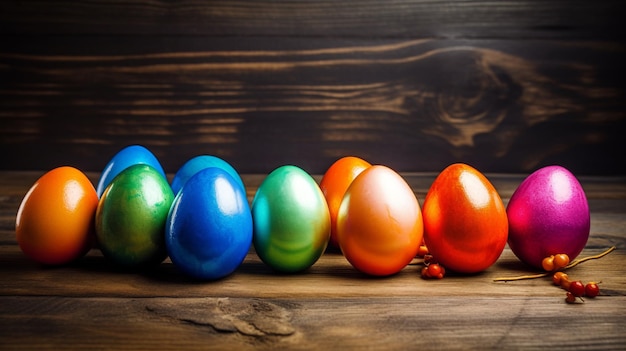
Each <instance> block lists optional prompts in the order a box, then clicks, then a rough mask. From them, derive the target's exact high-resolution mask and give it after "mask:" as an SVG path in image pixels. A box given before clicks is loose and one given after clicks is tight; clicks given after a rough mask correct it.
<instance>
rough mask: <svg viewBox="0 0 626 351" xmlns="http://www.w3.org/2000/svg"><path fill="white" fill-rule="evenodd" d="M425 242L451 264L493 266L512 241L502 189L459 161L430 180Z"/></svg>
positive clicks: (462, 268)
mask: <svg viewBox="0 0 626 351" xmlns="http://www.w3.org/2000/svg"><path fill="white" fill-rule="evenodd" d="M423 215H424V242H425V243H426V246H427V247H428V250H429V251H430V253H431V254H432V255H433V257H434V258H435V260H437V261H439V263H441V264H442V265H443V266H444V267H445V268H446V269H450V270H453V271H456V272H460V273H477V272H480V271H483V270H485V269H487V268H488V267H490V266H491V265H492V264H493V263H495V262H496V260H497V259H498V258H499V257H500V255H501V254H502V251H503V250H504V247H505V246H506V242H507V235H508V220H507V216H506V209H505V207H504V204H503V203H502V199H501V198H500V195H499V194H498V192H497V191H496V189H495V188H494V187H493V185H492V184H491V183H490V182H489V180H488V179H487V178H486V177H485V176H484V175H483V174H482V173H480V172H479V171H478V170H476V169H475V168H473V167H471V166H469V165H466V164H462V163H456V164H452V165H450V166H448V167H447V168H446V169H444V170H443V171H442V172H441V173H440V174H439V175H438V176H437V178H436V179H435V181H434V182H433V184H432V185H431V187H430V189H429V190H428V193H427V194H426V199H425V200H424V206H423Z"/></svg>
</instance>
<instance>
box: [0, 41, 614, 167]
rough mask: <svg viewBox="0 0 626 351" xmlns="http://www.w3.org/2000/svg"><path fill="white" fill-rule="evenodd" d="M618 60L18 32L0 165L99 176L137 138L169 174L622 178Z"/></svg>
mask: <svg viewBox="0 0 626 351" xmlns="http://www.w3.org/2000/svg"><path fill="white" fill-rule="evenodd" d="M625 59H626V49H625V47H624V46H622V45H619V44H616V43H615V42H595V41H594V42H569V41H556V42H553V41H549V42H546V41H533V40H523V41H520V40H440V39H419V40H408V41H403V40H369V39H359V40H351V41H346V40H340V39H311V40H306V41H302V40H295V39H291V38H240V39H238V40H237V42H236V44H234V43H233V41H232V40H231V39H224V38H170V37H154V38H152V37H150V38H144V37H125V38H124V40H122V41H120V40H119V38H117V37H111V36H109V37H89V36H88V37H82V36H80V37H76V36H71V37H43V38H41V39H38V38H29V40H28V41H24V40H22V39H20V37H17V38H13V39H12V40H10V41H9V43H8V44H7V46H6V48H5V49H4V52H0V82H1V83H0V93H1V95H0V106H2V109H0V123H2V128H1V129H0V153H1V154H2V155H3V162H1V163H0V167H2V168H3V169H23V170H24V169H49V168H53V167H56V166H58V165H62V164H71V165H74V166H76V167H79V168H81V169H83V170H90V171H99V170H101V169H102V168H103V167H104V165H105V164H106V163H107V161H108V160H109V158H110V157H112V155H113V154H115V153H116V152H117V151H119V150H120V149H121V148H122V147H124V146H126V145H129V144H136V143H138V144H143V145H145V146H147V147H148V148H150V149H151V150H152V151H153V152H154V153H155V154H156V155H157V156H158V157H159V159H160V160H161V162H162V163H163V165H164V167H165V168H166V171H168V172H175V171H176V170H177V169H178V167H180V166H181V165H182V164H183V163H184V162H185V161H186V160H187V159H189V158H191V157H193V156H196V155H198V154H202V153H206V154H213V155H216V156H219V157H222V158H224V159H226V160H227V161H229V162H230V163H231V164H233V165H234V166H235V168H236V169H238V170H239V171H240V172H242V173H269V172H270V171H271V170H272V169H274V168H276V167H278V166H280V165H283V164H297V165H299V166H301V167H303V168H304V169H306V170H307V171H309V172H311V173H323V172H324V171H325V169H326V168H327V167H328V166H329V165H330V164H331V163H332V162H334V161H335V160H336V159H337V158H339V157H341V156H345V155H348V154H352V155H357V156H360V157H363V158H365V159H367V160H368V161H370V162H372V163H379V164H386V165H388V166H390V167H392V168H394V169H396V170H398V171H440V170H441V169H443V168H444V167H445V166H447V165H448V164H450V163H453V162H457V161H459V160H461V161H463V162H466V163H470V164H472V165H474V166H475V167H477V168H479V169H481V170H482V171H485V172H530V171H532V170H534V169H536V168H538V167H540V166H544V165H548V164H553V163H557V164H561V165H563V166H565V167H567V168H569V169H570V170H572V171H573V172H576V173H583V174H624V173H625V172H626V168H625V167H626V166H624V163H623V162H615V160H618V159H622V158H623V156H624V150H625V149H626V145H624V139H623V138H622V135H623V134H624V132H625V131H626V123H625V121H626V115H625V113H624V111H626V109H625V107H626V106H625V105H624V101H626V99H624V91H625V90H624V89H623V88H624V80H623V79H621V78H619V76H616V75H615V73H616V72H620V71H621V72H623V64H622V62H624V61H625Z"/></svg>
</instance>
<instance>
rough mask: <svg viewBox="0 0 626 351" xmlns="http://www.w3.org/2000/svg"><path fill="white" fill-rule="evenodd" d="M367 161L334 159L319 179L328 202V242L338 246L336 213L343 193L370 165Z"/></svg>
mask: <svg viewBox="0 0 626 351" xmlns="http://www.w3.org/2000/svg"><path fill="white" fill-rule="evenodd" d="M370 166H371V164H369V162H367V161H365V160H362V159H360V158H358V157H354V156H346V157H342V158H340V159H339V160H337V161H335V162H334V163H333V164H332V165H331V166H330V167H329V168H328V170H326V173H324V176H323V177H322V180H321V181H320V189H321V190H322V193H323V194H324V197H325V198H326V202H327V203H328V210H329V212H330V244H331V245H332V246H334V247H339V242H338V241H337V213H338V212H339V206H340V205H341V200H342V199H343V195H344V194H345V193H346V190H348V187H349V186H350V184H351V183H352V181H353V180H354V178H356V176H358V175H359V174H360V173H361V172H363V171H364V170H365V169H367V168H368V167H370Z"/></svg>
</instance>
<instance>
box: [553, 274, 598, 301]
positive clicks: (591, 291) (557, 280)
mask: <svg viewBox="0 0 626 351" xmlns="http://www.w3.org/2000/svg"><path fill="white" fill-rule="evenodd" d="M552 282H553V283H554V285H557V286H560V287H561V288H563V289H564V290H566V291H567V293H566V297H565V302H567V303H576V302H577V301H580V302H585V300H583V296H585V297H591V298H594V297H596V296H598V295H599V294H600V287H599V286H598V283H596V282H589V283H587V284H586V285H583V283H582V282H581V281H580V280H574V281H572V280H570V279H569V276H568V275H567V273H565V272H562V271H559V272H556V273H554V275H553V276H552Z"/></svg>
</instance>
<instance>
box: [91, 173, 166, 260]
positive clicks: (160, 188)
mask: <svg viewBox="0 0 626 351" xmlns="http://www.w3.org/2000/svg"><path fill="white" fill-rule="evenodd" d="M173 200H174V193H173V192H172V189H171V188H170V186H169V184H168V182H167V180H166V179H165V178H164V177H163V176H162V175H161V173H160V172H159V171H158V170H156V169H155V168H153V167H152V166H149V165H145V164H137V165H134V166H130V167H129V168H126V169H125V170H123V171H122V172H121V173H119V174H118V175H117V176H116V177H115V178H113V180H112V181H111V183H110V184H109V186H108V187H107V188H106V189H105V190H104V192H103V193H102V196H101V197H100V201H99V202H98V208H97V210H96V238H97V240H98V245H99V248H100V250H101V251H102V254H103V255H104V256H105V257H106V258H107V259H109V260H110V261H111V262H113V263H115V264H117V265H119V266H123V267H131V268H140V267H145V266H150V265H155V264H158V263H161V262H162V261H163V260H164V259H165V257H166V256H167V253H166V248H165V222H166V219H167V215H168V212H169V210H170V206H171V204H172V202H173Z"/></svg>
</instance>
